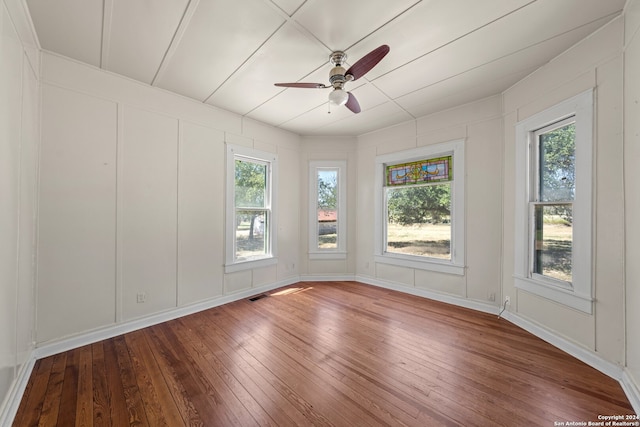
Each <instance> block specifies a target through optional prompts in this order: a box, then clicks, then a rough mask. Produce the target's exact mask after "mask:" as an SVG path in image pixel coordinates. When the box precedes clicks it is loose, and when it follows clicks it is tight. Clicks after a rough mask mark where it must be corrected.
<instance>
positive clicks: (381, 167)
mask: <svg viewBox="0 0 640 427" xmlns="http://www.w3.org/2000/svg"><path fill="white" fill-rule="evenodd" d="M447 155H453V180H452V181H449V182H450V183H451V260H440V259H438V258H429V257H419V256H415V255H403V254H397V253H390V252H386V251H385V248H384V241H385V235H386V215H385V211H386V192H385V185H384V183H385V166H386V165H387V164H394V163H402V162H411V161H417V160H421V159H425V158H434V157H441V156H447ZM464 164H465V163H464V140H462V139H459V140H453V141H448V142H442V143H438V144H432V145H426V146H423V147H419V148H414V149H411V150H406V151H400V152H396V153H391V154H385V155H381V156H377V157H376V160H375V192H374V206H375V212H374V224H375V229H374V251H375V252H374V260H375V261H376V262H379V263H382V264H392V265H398V266H402V267H409V268H415V269H419V270H429V271H436V272H441V273H449V274H456V275H460V276H462V275H464V274H465V255H466V252H465V240H466V237H465V206H464V204H465V190H464V187H465V173H464V167H465V166H464Z"/></svg>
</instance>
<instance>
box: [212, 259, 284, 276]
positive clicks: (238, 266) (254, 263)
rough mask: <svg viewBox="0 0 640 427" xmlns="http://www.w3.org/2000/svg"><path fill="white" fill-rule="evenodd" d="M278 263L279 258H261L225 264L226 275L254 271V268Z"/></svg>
mask: <svg viewBox="0 0 640 427" xmlns="http://www.w3.org/2000/svg"><path fill="white" fill-rule="evenodd" d="M277 263H278V258H274V257H269V258H259V259H250V260H246V261H238V262H235V263H233V264H225V266H224V272H225V273H235V272H237V271H244V270H252V269H254V268H260V267H267V266H269V265H274V264H277Z"/></svg>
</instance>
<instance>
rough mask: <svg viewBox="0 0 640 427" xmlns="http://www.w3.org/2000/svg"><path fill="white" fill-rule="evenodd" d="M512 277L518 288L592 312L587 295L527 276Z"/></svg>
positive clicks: (590, 298)
mask: <svg viewBox="0 0 640 427" xmlns="http://www.w3.org/2000/svg"><path fill="white" fill-rule="evenodd" d="M514 279H515V286H516V288H518V289H522V290H524V291H527V292H529V293H532V294H534V295H538V296H540V297H543V298H546V299H549V300H552V301H555V302H557V303H560V304H563V305H566V306H568V307H571V308H574V309H576V310H580V311H582V312H584V313H587V314H593V298H592V297H591V296H589V295H583V294H579V293H576V292H575V291H573V290H569V289H563V288H560V287H556V286H553V285H549V284H547V283H544V282H539V281H536V280H533V279H530V278H527V277H522V276H514Z"/></svg>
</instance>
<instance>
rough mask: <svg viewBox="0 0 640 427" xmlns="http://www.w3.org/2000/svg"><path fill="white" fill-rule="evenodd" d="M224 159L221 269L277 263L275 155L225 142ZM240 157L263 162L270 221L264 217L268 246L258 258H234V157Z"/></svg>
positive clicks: (276, 175)
mask: <svg viewBox="0 0 640 427" xmlns="http://www.w3.org/2000/svg"><path fill="white" fill-rule="evenodd" d="M226 145H227V159H226V206H225V212H226V219H225V265H224V270H225V273H233V272H236V271H243V270H249V269H253V268H259V267H266V266H269V265H274V264H277V262H278V259H277V253H278V250H277V249H278V248H277V241H278V239H277V235H276V233H277V230H278V227H277V214H276V208H277V200H276V196H277V191H276V189H277V188H278V156H277V155H276V154H273V153H268V152H265V151H260V150H256V149H253V148H249V147H245V146H241V145H234V144H229V143H227V144H226ZM237 157H242V158H245V159H249V160H257V161H259V162H262V163H265V164H266V165H267V173H268V175H269V176H268V177H267V183H268V184H267V186H268V188H267V197H266V199H267V205H268V210H269V211H270V221H267V228H268V229H267V230H265V235H267V236H269V240H270V241H269V244H268V247H269V249H270V253H268V254H266V255H265V256H263V257H260V258H253V259H249V260H236V258H235V244H236V239H235V237H236V236H235V230H236V227H235V218H236V206H235V160H236V158H237Z"/></svg>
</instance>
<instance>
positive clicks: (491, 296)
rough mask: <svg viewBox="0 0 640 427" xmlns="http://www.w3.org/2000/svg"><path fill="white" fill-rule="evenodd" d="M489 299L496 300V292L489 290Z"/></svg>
mask: <svg viewBox="0 0 640 427" xmlns="http://www.w3.org/2000/svg"><path fill="white" fill-rule="evenodd" d="M487 299H488V300H489V301H495V300H496V294H495V292H489V295H488V298H487Z"/></svg>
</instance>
